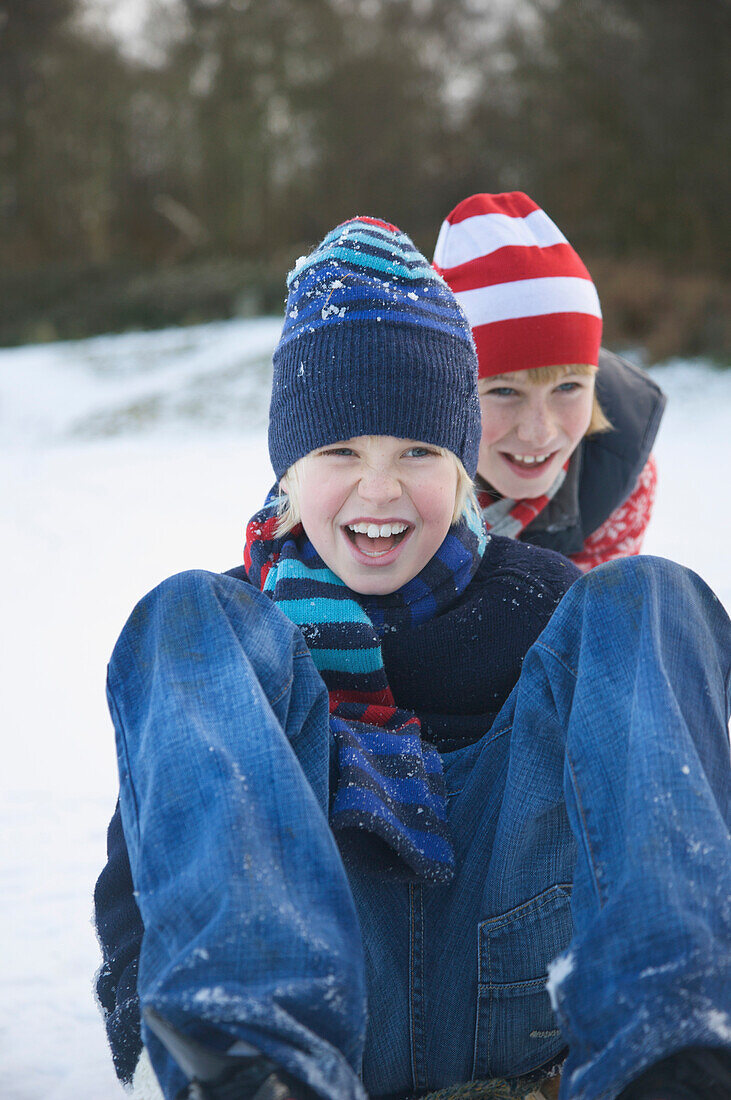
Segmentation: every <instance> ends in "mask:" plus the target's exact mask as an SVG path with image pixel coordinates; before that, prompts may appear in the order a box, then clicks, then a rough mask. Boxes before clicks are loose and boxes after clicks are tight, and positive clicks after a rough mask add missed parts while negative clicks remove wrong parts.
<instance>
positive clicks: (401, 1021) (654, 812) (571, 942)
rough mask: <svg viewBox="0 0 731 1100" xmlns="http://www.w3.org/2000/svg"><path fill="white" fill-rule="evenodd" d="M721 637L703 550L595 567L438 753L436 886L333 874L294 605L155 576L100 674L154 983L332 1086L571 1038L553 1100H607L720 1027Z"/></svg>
mask: <svg viewBox="0 0 731 1100" xmlns="http://www.w3.org/2000/svg"><path fill="white" fill-rule="evenodd" d="M730 653H731V636H730V626H729V621H728V618H727V616H726V614H725V612H724V611H723V609H722V607H721V605H720V604H719V602H718V601H717V600H716V598H715V597H714V596H713V594H712V593H711V592H710V591H709V589H708V588H707V587H706V586H705V585H704V583H703V582H702V581H701V580H700V579H699V578H698V577H696V576H695V575H694V574H692V573H690V572H688V571H687V570H684V569H682V568H681V567H679V566H676V565H674V564H673V563H671V562H667V561H664V560H662V559H657V558H648V557H645V558H632V559H625V560H623V561H619V562H615V563H612V564H609V565H606V566H602V567H601V568H599V569H595V570H593V571H592V572H591V573H589V574H588V575H586V576H585V577H583V578H582V579H581V580H579V581H577V582H576V584H575V585H574V586H573V587H572V589H571V590H570V591H569V592H568V593H567V595H566V596H565V597H564V599H563V600H562V602H561V604H560V605H559V607H558V609H557V611H556V612H555V614H554V616H553V618H552V620H551V622H550V623H549V625H548V626H547V627H546V629H545V630H544V632H543V634H542V635H541V637H540V638H539V640H538V641H537V642H536V643H535V644H534V645H533V646H532V648H531V649H530V650H529V652H528V654H527V656H526V659H525V662H524V665H523V670H522V673H521V676H520V680H519V682H518V684H517V685H516V687H515V689H514V690H513V692H512V694H511V695H510V698H509V699H508V700H507V702H506V703H505V705H504V707H503V708H502V710H501V712H500V714H499V715H498V717H497V719H496V720H495V722H494V723H493V725H492V727H491V728H490V730H489V731H488V732H487V733H486V734H485V735H484V737H483V738H482V739H481V740H480V741H478V742H477V743H476V744H473V745H470V746H468V747H466V748H463V749H460V750H458V751H456V752H452V753H447V754H445V755H444V758H443V759H444V770H445V777H446V783H447V789H448V794H449V819H450V825H451V831H452V836H453V839H454V843H455V848H456V854H457V864H458V870H457V875H456V877H455V880H454V882H453V883H451V884H450V885H449V886H422V885H414V884H407V883H399V882H383V881H380V880H378V879H376V878H373V877H371V876H368V875H367V874H361V873H354V872H352V871H349V872H346V870H345V869H344V867H343V864H342V861H341V859H340V856H339V852H338V849H337V846H336V844H335V842H334V839H333V835H332V833H331V831H330V829H329V827H328V821H327V810H328V800H329V796H330V787H331V782H332V776H331V745H330V739H329V734H328V725H327V717H326V716H327V695H326V691H325V688H324V685H323V683H322V680H321V678H320V676H319V675H318V673H317V671H316V669H315V667H314V665H313V663H312V661H311V659H310V657H309V654H308V651H307V648H306V646H305V644H304V641H303V639H302V637H301V635H300V633H299V631H298V629H297V628H296V627H295V626H293V624H292V623H290V622H289V620H288V619H287V618H286V617H285V616H284V615H283V614H282V613H281V612H280V611H279V609H278V608H277V607H276V606H275V605H273V604H272V603H271V602H270V600H269V599H267V598H266V597H264V596H262V595H261V594H260V593H259V592H258V591H255V590H253V589H252V588H250V587H249V586H247V585H245V584H242V583H241V582H239V581H236V580H234V579H232V578H230V577H227V576H221V575H216V574H209V573H203V572H193V573H184V574H180V575H178V576H176V577H172V578H170V579H169V580H167V581H165V582H164V583H163V584H162V585H160V586H159V587H158V588H157V589H155V590H154V591H153V592H152V593H150V594H149V595H148V596H147V597H145V599H144V600H143V601H142V602H141V603H140V604H139V605H138V607H137V608H136V609H135V611H134V612H133V614H132V616H131V618H130V620H129V622H128V623H127V625H126V627H125V629H124V631H123V633H122V636H121V637H120V640H119V642H118V643H117V646H116V648H115V651H114V654H113V656H112V660H111V663H110V672H109V699H110V706H111V711H112V716H113V719H114V724H115V728H116V733H117V746H118V756H119V769H120V777H121V809H122V819H123V823H124V830H125V836H126V839H127V844H128V847H129V855H130V862H131V867H132V872H133V877H134V881H135V886H136V891H137V894H138V904H139V907H140V910H141V913H142V918H143V921H144V926H145V935H144V941H143V946H142V953H141V960H140V971H139V982H138V985H139V992H140V997H141V1001H142V1003H143V1005H147V1004H149V1005H152V1006H154V1007H155V1008H157V1010H158V1011H159V1012H160V1013H162V1014H163V1015H164V1016H166V1017H168V1018H169V1019H170V1020H171V1021H172V1022H173V1023H175V1024H176V1025H177V1026H178V1027H180V1028H181V1029H183V1030H185V1031H186V1032H188V1033H189V1034H192V1035H195V1036H197V1037H198V1038H201V1039H204V1040H206V1041H209V1042H211V1043H213V1044H218V1045H220V1046H223V1047H225V1046H227V1045H228V1044H229V1043H231V1042H233V1041H234V1040H235V1039H237V1038H238V1039H242V1040H244V1041H246V1042H248V1043H250V1044H251V1045H253V1046H254V1047H256V1049H257V1050H259V1051H261V1052H263V1053H264V1054H266V1055H268V1056H269V1057H271V1058H272V1059H274V1061H276V1062H278V1063H279V1064H281V1065H282V1066H283V1067H284V1068H286V1069H287V1070H289V1071H290V1072H292V1073H293V1074H294V1075H295V1076H298V1077H299V1078H301V1079H302V1080H305V1081H307V1082H308V1083H309V1084H310V1085H311V1086H312V1087H313V1088H314V1089H315V1090H316V1091H317V1092H318V1093H319V1094H321V1095H322V1096H323V1097H325V1098H327V1100H363V1096H364V1088H365V1090H367V1092H368V1094H369V1095H372V1096H405V1095H408V1094H412V1093H419V1092H424V1091H427V1090H428V1089H434V1088H438V1087H442V1086H445V1085H447V1084H451V1083H455V1082H458V1081H465V1080H469V1079H470V1078H471V1077H473V1076H474V1077H490V1076H519V1075H522V1074H524V1073H528V1072H530V1071H531V1070H533V1069H535V1068H536V1067H539V1066H541V1065H543V1064H544V1063H545V1062H546V1061H547V1060H549V1059H551V1058H552V1057H554V1056H555V1055H557V1054H558V1053H559V1052H560V1050H561V1049H562V1048H563V1047H565V1046H566V1045H567V1044H568V1046H569V1056H568V1060H567V1062H566V1065H565V1069H564V1076H563V1082H562V1097H564V1098H571V1100H599V1098H602V1100H605V1098H611V1097H614V1096H615V1095H616V1094H617V1092H618V1091H619V1090H620V1089H621V1088H622V1087H623V1086H624V1085H625V1084H626V1083H627V1082H628V1081H629V1080H631V1079H632V1078H633V1077H635V1076H637V1074H639V1072H640V1071H641V1070H642V1069H643V1068H644V1067H645V1066H647V1065H650V1064H652V1063H653V1062H655V1061H657V1060H659V1059H660V1058H662V1057H664V1056H665V1055H667V1054H669V1053H671V1052H672V1051H674V1050H677V1049H680V1048H682V1047H686V1046H691V1045H707V1046H724V1045H726V1046H728V1045H730V1038H729V1037H730V1035H731V1012H729V1008H730V1007H731V1006H730V1005H729V997H730V990H731V965H730V964H731V949H730V947H731V945H730V937H729V926H730V923H731V921H730V912H731V904H730V902H729V899H730V898H731V860H730V859H729V855H730V850H729V833H728V821H729V817H730V816H731V806H730V801H731V782H730V775H731V771H730V769H729V741H728V733H727V725H726V723H727V719H728V705H729V655H730ZM557 956H560V958H559V960H558V963H557V964H556V965H554V967H553V969H552V979H551V982H550V985H551V1000H549V996H548V993H547V992H546V988H545V983H546V973H547V969H548V966H549V963H550V962H551V960H554V959H555V958H556V957H557ZM551 1001H552V1002H553V1007H552V1003H551ZM145 1041H146V1043H147V1045H148V1047H149V1050H150V1055H151V1057H152V1061H153V1065H154V1067H155V1070H156V1073H157V1075H158V1078H159V1080H160V1083H161V1085H162V1087H163V1091H164V1092H165V1095H166V1096H167V1097H168V1098H170V1097H173V1096H174V1095H175V1093H176V1091H177V1090H178V1089H179V1088H180V1087H181V1086H182V1084H183V1083H184V1081H183V1078H182V1076H181V1074H180V1072H179V1071H178V1070H177V1068H176V1067H175V1066H174V1065H173V1063H172V1061H171V1060H170V1059H169V1057H168V1056H167V1055H166V1053H165V1051H164V1050H163V1049H162V1048H161V1047H160V1045H159V1044H158V1043H156V1041H155V1039H154V1036H152V1035H151V1034H147V1033H146V1034H145Z"/></svg>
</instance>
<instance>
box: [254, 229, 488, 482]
mask: <svg viewBox="0 0 731 1100" xmlns="http://www.w3.org/2000/svg"><path fill="white" fill-rule="evenodd" d="M287 286H288V289H289V296H288V298H287V313H286V317H285V321H284V328H283V330H282V335H281V337H280V340H279V343H278V345H277V347H276V350H275V352H274V378H273V383H272V399H271V405H270V409H269V454H270V456H271V460H272V466H273V467H274V472H275V473H276V475H277V477H278V478H279V477H281V476H282V475H283V474H284V473H286V471H287V470H288V469H289V467H290V466H291V465H292V464H293V463H294V462H296V461H297V459H299V458H303V457H304V455H306V454H309V452H310V451H313V450H315V449H316V448H318V447H324V446H327V445H328V444H329V443H336V442H338V441H339V440H341V439H351V438H353V437H354V436H359V435H393V436H396V437H398V438H401V439H417V440H422V441H423V442H425V443H432V444H434V445H435V446H440V447H445V448H447V450H450V451H452V452H453V453H454V454H455V455H457V457H458V458H460V459H461V460H462V463H463V464H464V466H465V468H466V470H467V472H468V473H469V474H470V476H473V475H474V472H475V470H476V468H477V452H478V448H479V442H480V406H479V401H478V397H477V356H476V353H475V347H474V343H473V340H472V335H471V332H470V326H469V323H468V322H467V319H466V317H465V315H464V313H463V312H462V309H461V307H460V305H459V304H458V302H457V300H456V298H455V297H454V295H453V293H452V291H451V290H450V289H449V287H448V286H447V284H446V283H445V282H444V281H443V279H442V278H441V276H440V275H437V273H436V272H435V271H434V269H433V268H432V267H431V265H430V264H429V263H428V261H427V260H426V259H425V258H424V256H422V254H421V253H420V252H419V251H418V250H417V249H416V247H415V246H414V244H413V242H412V241H411V240H410V239H409V238H408V237H407V236H406V234H405V233H402V232H401V230H399V229H397V228H396V226H395V225H390V224H389V223H388V222H383V221H379V220H377V219H375V218H353V219H352V220H351V221H347V222H344V223H343V224H342V225H339V226H338V227H337V229H333V231H332V232H331V233H328V235H327V236H326V237H325V239H324V240H323V241H322V242H321V244H319V245H318V246H317V248H316V249H315V250H314V251H313V252H311V253H310V255H309V256H305V257H303V258H302V259H300V260H298V262H297V264H296V266H295V268H294V270H293V271H291V272H290V274H289V276H288V279H287Z"/></svg>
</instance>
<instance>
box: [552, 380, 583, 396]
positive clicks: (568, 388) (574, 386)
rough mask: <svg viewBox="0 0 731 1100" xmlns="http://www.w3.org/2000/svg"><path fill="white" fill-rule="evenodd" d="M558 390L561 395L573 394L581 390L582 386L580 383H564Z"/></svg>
mask: <svg viewBox="0 0 731 1100" xmlns="http://www.w3.org/2000/svg"><path fill="white" fill-rule="evenodd" d="M556 389H557V391H558V392H559V393H573V392H574V391H575V390H580V389H581V384H580V383H579V382H562V383H561V385H560V386H557V387H556Z"/></svg>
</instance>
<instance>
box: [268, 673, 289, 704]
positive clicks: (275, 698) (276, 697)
mask: <svg viewBox="0 0 731 1100" xmlns="http://www.w3.org/2000/svg"><path fill="white" fill-rule="evenodd" d="M293 683H294V676H290V678H289V679H288V680H287V682H286V684H285V685H284V687H283V688H282V690H281V691H280V692H279V693H278V694H277V695H275V696H274V697H273V698H272V699H270V700H269V706H270V707H273V706H274V704H275V703H278V702H279V700H280V699H281V698H282V696H283V695H286V694H287V692H288V691H289V689H290V688H291V686H292V684H293Z"/></svg>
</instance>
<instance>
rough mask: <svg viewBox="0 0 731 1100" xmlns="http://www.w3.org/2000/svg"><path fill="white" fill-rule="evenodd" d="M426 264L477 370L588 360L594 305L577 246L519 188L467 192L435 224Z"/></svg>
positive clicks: (596, 313)
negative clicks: (444, 291) (464, 329)
mask: <svg viewBox="0 0 731 1100" xmlns="http://www.w3.org/2000/svg"><path fill="white" fill-rule="evenodd" d="M434 267H435V269H436V270H437V271H438V272H439V274H440V275H441V276H442V277H443V278H444V279H445V280H446V282H447V283H448V284H449V286H450V287H451V288H452V290H453V291H454V293H455V295H456V296H457V298H458V300H459V302H460V305H461V306H462V308H463V309H464V311H465V313H466V315H467V319H468V320H469V322H470V325H471V327H472V335H473V337H474V340H475V345H476V347H477V355H478V359H479V375H480V378H489V377H491V376H492V375H495V374H508V373H509V372H510V371H516V370H525V369H526V368H528V367H551V366H560V365H563V364H565V363H593V364H594V365H595V366H596V364H597V361H598V357H599V344H600V342H601V336H602V311H601V307H600V305H599V297H598V295H597V292H596V287H595V286H594V283H593V282H592V280H591V276H590V275H589V272H588V271H587V270H586V268H585V266H584V264H583V262H582V260H581V258H580V257H579V255H578V253H577V252H576V251H575V250H574V249H573V248H572V247H571V245H570V244H569V242H568V241H567V240H566V238H565V237H564V235H563V233H562V232H561V230H560V229H559V228H558V226H557V225H555V224H554V222H552V221H551V219H550V218H549V217H548V215H547V214H546V213H545V212H544V211H543V210H541V208H540V206H538V205H537V204H536V203H534V202H533V199H530V198H528V196H527V195H524V194H523V192H522V191H511V192H508V193H507V194H502V195H487V194H482V195H472V196H471V197H470V198H468V199H465V200H464V201H463V202H461V203H460V204H459V206H455V208H454V210H453V211H452V213H451V214H449V215H448V216H447V219H446V221H445V222H444V223H443V225H442V228H441V230H440V232H439V238H438V240H437V246H436V248H435V250H434Z"/></svg>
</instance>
